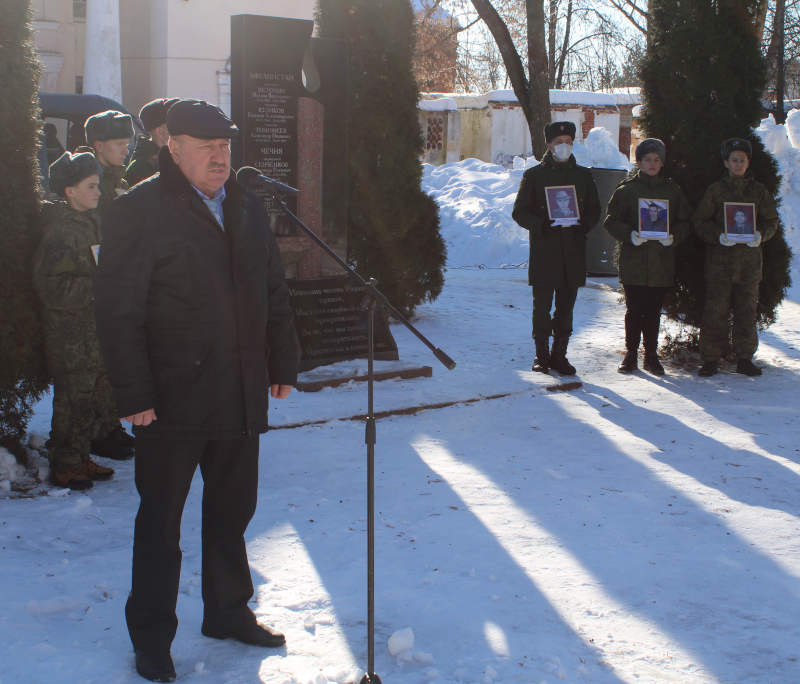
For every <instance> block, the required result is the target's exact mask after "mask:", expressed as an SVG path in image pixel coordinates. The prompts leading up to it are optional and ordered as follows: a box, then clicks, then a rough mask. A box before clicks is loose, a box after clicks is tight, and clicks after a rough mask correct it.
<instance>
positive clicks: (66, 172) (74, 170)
mask: <svg viewBox="0 0 800 684" xmlns="http://www.w3.org/2000/svg"><path fill="white" fill-rule="evenodd" d="M95 175H96V176H99V177H100V178H102V177H103V167H102V166H100V162H99V161H97V159H95V156H94V155H93V154H91V153H90V152H81V153H80V154H70V153H69V152H64V154H62V155H61V156H60V157H59V158H58V159H56V160H55V161H54V162H53V163H52V164H50V190H51V191H52V192H55V193H56V194H57V195H59V196H60V197H64V189H65V188H71V187H72V186H73V185H77V184H78V183H80V182H81V181H82V180H85V179H86V178H88V177H89V176H95Z"/></svg>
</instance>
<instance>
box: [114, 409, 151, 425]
mask: <svg viewBox="0 0 800 684" xmlns="http://www.w3.org/2000/svg"><path fill="white" fill-rule="evenodd" d="M155 419H156V410H155V409H147V411H142V412H141V413H136V414H134V415H132V416H128V417H127V418H123V419H122V420H125V421H127V422H128V423H131V424H132V425H150V423H152V422H153V421H154V420H155Z"/></svg>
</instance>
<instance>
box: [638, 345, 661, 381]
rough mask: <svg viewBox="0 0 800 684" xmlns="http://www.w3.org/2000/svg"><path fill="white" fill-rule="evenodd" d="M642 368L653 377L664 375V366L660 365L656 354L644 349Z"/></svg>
mask: <svg viewBox="0 0 800 684" xmlns="http://www.w3.org/2000/svg"><path fill="white" fill-rule="evenodd" d="M642 368H644V369H645V370H646V371H647V372H648V373H652V374H653V375H664V366H662V365H661V361H660V360H659V358H658V353H657V352H649V351H647V350H646V349H645V352H644V362H643V363H642Z"/></svg>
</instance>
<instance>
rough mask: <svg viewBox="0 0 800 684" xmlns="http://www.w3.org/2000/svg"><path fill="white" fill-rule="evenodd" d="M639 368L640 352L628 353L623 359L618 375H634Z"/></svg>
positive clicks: (618, 368)
mask: <svg viewBox="0 0 800 684" xmlns="http://www.w3.org/2000/svg"><path fill="white" fill-rule="evenodd" d="M638 367H639V352H638V351H630V350H628V351H626V352H625V358H623V359H622V363H621V364H619V366H618V367H617V372H618V373H633V371H635V370H636V369H637V368H638Z"/></svg>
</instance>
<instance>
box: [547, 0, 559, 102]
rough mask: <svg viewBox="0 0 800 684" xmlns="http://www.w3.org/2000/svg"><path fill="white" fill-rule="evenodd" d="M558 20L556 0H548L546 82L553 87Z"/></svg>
mask: <svg viewBox="0 0 800 684" xmlns="http://www.w3.org/2000/svg"><path fill="white" fill-rule="evenodd" d="M557 20H558V0H550V18H549V20H548V22H547V66H548V69H547V73H548V83H549V84H550V87H551V88H554V87H555V79H556V21H557Z"/></svg>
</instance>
